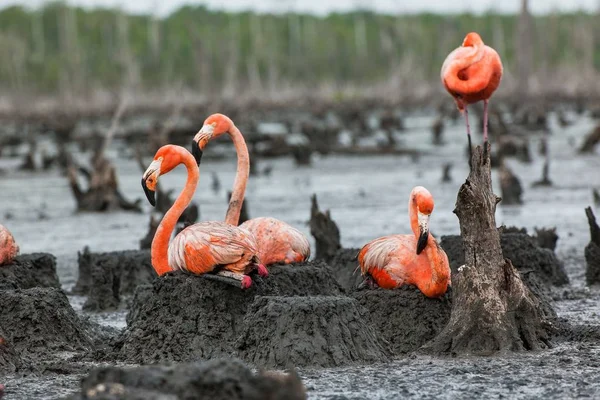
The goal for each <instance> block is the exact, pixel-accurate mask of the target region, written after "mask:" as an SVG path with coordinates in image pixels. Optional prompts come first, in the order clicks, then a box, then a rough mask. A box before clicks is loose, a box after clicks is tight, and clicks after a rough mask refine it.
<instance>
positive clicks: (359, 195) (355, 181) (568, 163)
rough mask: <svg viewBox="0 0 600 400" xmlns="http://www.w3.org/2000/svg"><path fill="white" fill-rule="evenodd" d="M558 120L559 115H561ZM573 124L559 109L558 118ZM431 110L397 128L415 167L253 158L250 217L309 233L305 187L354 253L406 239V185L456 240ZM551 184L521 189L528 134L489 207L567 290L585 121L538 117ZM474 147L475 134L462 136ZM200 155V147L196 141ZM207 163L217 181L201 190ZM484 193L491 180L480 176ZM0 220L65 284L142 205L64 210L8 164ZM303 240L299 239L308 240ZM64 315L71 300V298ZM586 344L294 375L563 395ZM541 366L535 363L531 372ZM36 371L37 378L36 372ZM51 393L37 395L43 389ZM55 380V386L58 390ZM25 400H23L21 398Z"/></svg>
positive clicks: (578, 375)
mask: <svg viewBox="0 0 600 400" xmlns="http://www.w3.org/2000/svg"><path fill="white" fill-rule="evenodd" d="M571 117H572V116H571ZM572 118H573V117H572ZM432 121H433V118H432V117H431V116H428V115H417V116H413V117H409V118H407V119H406V126H407V131H406V132H404V133H402V134H399V135H398V138H399V139H400V140H401V141H402V142H403V143H405V144H406V145H407V146H409V147H412V148H418V149H421V150H424V151H426V152H427V153H428V154H426V155H424V156H422V157H420V159H419V160H418V161H417V162H414V161H413V160H411V158H410V157H407V156H364V157H357V156H328V157H315V158H314V160H313V164H312V166H311V167H302V168H299V167H296V166H295V165H294V163H293V161H292V160H291V159H275V160H261V161H260V162H259V163H258V165H259V169H260V170H262V169H263V168H264V167H265V166H266V165H272V166H273V172H272V175H271V176H270V177H265V176H259V177H252V178H251V179H250V182H249V185H248V192H247V199H248V202H249V204H248V206H249V213H250V216H251V217H257V216H263V215H264V216H266V215H269V216H273V217H276V218H280V219H282V220H284V221H286V222H289V223H290V224H292V225H294V226H296V227H297V228H299V229H300V230H302V231H303V232H305V233H306V234H307V235H308V236H309V237H310V235H309V228H308V226H307V221H308V219H309V213H310V195H311V194H312V193H316V194H317V195H318V200H319V205H320V207H321V208H322V209H327V208H329V209H331V213H332V217H333V218H334V220H335V221H336V222H337V223H338V225H339V227H340V231H341V234H342V243H343V245H344V246H345V247H359V246H361V245H363V244H364V243H366V242H367V241H369V240H371V239H373V238H376V237H378V236H383V235H386V234H391V233H408V232H409V225H408V216H407V201H408V194H409V192H410V190H411V188H412V187H413V186H416V185H422V186H425V187H427V188H428V189H429V190H430V191H431V192H432V194H433V195H434V198H435V201H436V204H435V210H434V214H433V216H432V220H431V229H432V231H433V233H434V234H435V235H437V236H441V235H446V234H457V233H458V232H459V225H458V219H457V218H456V216H455V215H454V214H453V213H452V210H453V208H454V203H455V201H456V193H457V191H458V188H459V186H460V184H461V183H462V182H463V181H464V179H465V178H466V176H467V174H468V165H467V162H466V159H465V157H464V156H463V152H464V148H465V145H466V138H465V137H464V136H465V133H464V132H465V131H464V125H463V124H462V121H459V122H458V123H457V124H455V125H451V126H447V127H446V131H445V133H444V139H445V140H446V144H445V145H444V146H441V147H434V146H432V145H431V144H430V142H431V134H430V132H429V126H430V125H431V123H432ZM550 121H551V128H552V131H553V133H552V135H551V136H550V142H549V143H550V152H551V157H552V164H551V174H550V177H551V179H552V181H553V182H554V186H553V187H551V188H531V184H532V183H533V182H534V181H536V180H538V179H540V177H541V171H542V166H543V161H544V160H543V159H542V158H541V157H540V156H539V155H538V154H537V152H536V151H535V150H536V149H537V142H538V140H539V135H538V134H534V133H532V134H531V149H532V157H533V162H532V163H530V164H523V163H520V162H518V161H515V160H512V159H510V160H509V165H510V167H511V168H512V169H513V171H514V172H515V173H516V174H517V176H519V178H520V179H521V183H522V185H523V187H524V196H523V200H524V202H525V204H524V205H522V206H518V207H515V206H511V207H505V206H502V203H500V205H499V206H498V210H497V215H496V221H497V222H498V224H506V225H516V226H522V227H526V228H527V229H528V230H529V231H530V232H533V228H534V227H552V226H556V227H557V232H558V234H559V236H560V240H559V242H558V248H557V253H558V255H559V258H561V259H564V260H565V261H566V266H567V271H568V273H569V276H570V278H571V280H572V284H573V285H574V286H576V287H579V288H581V287H583V286H584V273H585V271H584V264H583V248H584V247H585V245H586V244H587V242H588V241H589V231H588V226H587V220H586V218H585V213H584V211H583V209H584V207H586V206H588V205H590V204H591V203H592V195H591V188H592V187H596V188H597V187H600V174H598V173H597V172H594V171H600V157H599V156H598V154H594V155H587V156H579V155H577V156H575V154H576V148H574V147H573V146H572V145H571V144H570V143H571V140H572V139H575V143H576V144H579V143H580V142H581V140H582V137H583V135H585V134H586V133H587V132H589V130H590V129H592V127H593V126H594V122H593V121H592V120H590V119H588V118H586V117H583V118H579V119H577V122H576V123H575V124H574V125H572V126H570V127H568V128H566V129H561V128H558V126H557V125H556V124H555V123H554V122H555V118H554V117H552V118H551V120H550ZM474 140H475V142H476V143H480V142H481V136H480V135H475V138H474ZM115 146H116V147H115V149H114V150H113V151H112V152H111V156H112V158H113V159H114V160H115V163H116V166H117V171H118V175H119V180H120V185H121V189H122V191H123V193H124V194H125V196H126V197H127V198H129V199H134V198H143V196H144V194H143V192H142V190H141V187H140V183H139V180H140V176H141V173H142V171H140V170H139V168H138V166H137V164H136V163H135V161H134V159H133V157H132V156H131V155H130V154H123V150H117V148H119V143H116V144H115ZM209 151H210V149H209ZM18 162H19V161H18V160H15V159H6V158H5V159H2V160H0V168H3V169H8V170H10V168H11V167H13V166H14V165H16V164H17V163H18ZM446 162H452V163H453V165H454V167H453V169H452V173H451V174H452V177H453V182H452V183H447V184H442V183H440V179H441V174H442V165H443V164H444V163H446ZM213 171H215V172H216V173H217V174H218V176H219V178H220V180H221V184H222V185H221V186H222V189H221V190H220V191H219V192H218V193H214V192H213V191H212V189H211V173H212V172H213ZM234 173H235V161H234V160H233V159H226V160H218V161H217V160H206V161H205V162H204V163H203V165H202V168H201V181H200V185H199V188H198V190H197V192H196V195H195V197H194V201H196V202H198V203H199V204H200V210H201V219H203V220H211V219H212V220H219V219H222V217H223V215H224V214H225V210H226V206H227V205H226V202H225V197H226V189H225V188H229V187H230V186H231V184H232V182H233V177H234ZM493 174H494V176H493V182H494V185H495V189H496V190H495V192H496V193H498V194H499V186H498V185H497V184H498V179H497V176H496V172H495V171H494V172H493ZM184 181H185V170H184V169H183V168H181V167H180V168H178V169H176V170H175V171H174V172H172V173H171V174H169V175H167V176H165V177H162V178H161V185H163V187H165V188H167V189H169V188H173V189H176V190H179V189H180V188H181V185H182V184H183V182H184ZM0 193H1V196H0V218H1V219H2V223H3V224H4V225H5V226H7V227H8V228H9V229H10V230H11V231H12V233H13V234H14V236H15V238H16V240H17V241H18V243H19V244H20V246H21V251H22V252H23V253H30V252H37V251H44V252H49V253H52V254H55V255H56V256H57V257H58V273H59V277H60V279H61V282H62V284H63V287H64V288H65V289H70V287H71V286H72V285H73V284H74V283H75V280H76V278H77V251H79V250H81V249H83V247H84V246H90V248H91V250H92V251H111V250H125V249H134V248H137V247H138V241H139V239H140V238H141V237H142V236H144V235H145V233H146V230H147V224H148V214H149V213H150V210H151V208H150V206H149V205H147V203H146V202H145V200H144V204H145V206H144V211H145V212H144V213H143V214H135V213H125V212H117V213H111V214H92V213H75V212H74V209H75V202H74V199H73V197H72V195H71V192H70V188H69V187H68V183H67V180H66V178H65V177H63V176H61V175H60V174H59V173H58V172H57V171H52V172H47V173H36V174H30V173H23V172H12V171H9V172H7V173H6V174H5V175H3V176H1V178H0ZM311 240H312V239H311ZM70 300H71V303H72V304H73V306H74V307H75V309H76V310H77V311H78V312H81V305H82V304H83V301H84V298H82V297H77V296H71V297H70ZM557 310H558V312H559V314H560V315H561V316H564V317H566V318H569V319H570V320H572V321H574V322H581V321H589V322H592V323H594V324H599V323H600V316H599V312H600V296H598V294H597V293H595V294H594V295H593V296H592V298H588V299H585V300H570V301H561V302H558V303H557ZM91 318H92V319H94V320H96V321H99V322H101V323H104V324H107V325H111V326H116V327H119V328H122V327H124V326H125V325H124V323H125V322H124V319H125V312H124V311H123V312H119V313H102V314H96V315H93V316H91ZM599 366H600V358H599V357H598V347H597V346H595V345H594V346H592V345H585V346H583V347H582V346H575V345H568V344H565V345H561V346H560V347H558V348H556V349H553V350H549V351H546V352H539V353H532V354H524V355H511V356H507V357H494V358H461V359H445V358H430V357H425V356H410V357H408V358H405V359H402V360H399V361H396V362H394V363H390V364H385V365H374V366H367V367H366V366H358V367H346V368H336V369H326V370H311V369H306V370H302V371H301V374H302V375H303V378H304V380H305V383H306V386H307V388H308V390H309V393H310V398H311V399H364V398H373V399H392V398H400V397H405V396H410V397H417V398H461V397H484V396H485V397H491V398H500V397H509V398H537V397H542V396H543V397H547V398H565V397H576V396H591V397H597V396H600V383H598V382H597V379H596V376H597V375H598V373H599V372H600V370H599V369H598V367H599ZM540 367H543V368H540ZM40 379H41V380H40ZM76 382H77V379H76V378H73V377H72V376H54V377H52V376H45V377H43V378H35V377H28V378H25V379H23V378H18V377H14V376H11V377H8V378H7V379H5V382H4V383H5V384H6V385H7V386H8V387H9V388H10V391H9V392H8V394H7V395H6V397H5V398H6V399H9V400H10V399H20V398H30V399H34V398H39V399H42V398H47V399H52V398H58V397H60V396H62V395H64V394H65V392H68V391H70V390H73V389H75V388H76V386H77V383H76ZM50 384H52V385H53V389H52V390H50V391H48V390H47V389H48V385H50ZM61 388H62V390H61ZM23 396H25V397H23Z"/></svg>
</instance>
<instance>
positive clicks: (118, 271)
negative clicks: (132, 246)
mask: <svg viewBox="0 0 600 400" xmlns="http://www.w3.org/2000/svg"><path fill="white" fill-rule="evenodd" d="M78 262H79V278H78V280H77V284H76V285H75V288H74V289H73V292H74V293H77V294H82V295H85V294H88V295H89V297H88V300H87V301H86V303H85V304H84V306H83V308H84V310H86V311H107V310H114V309H116V308H118V307H119V305H120V302H121V296H122V295H130V294H133V293H134V292H135V288H136V287H137V286H138V285H141V284H147V283H150V282H152V280H153V279H154V278H155V277H156V273H155V272H154V269H153V268H152V263H151V261H150V251H148V250H129V251H115V252H109V253H91V252H90V251H89V249H88V248H87V247H86V248H85V249H84V251H83V253H79V254H78Z"/></svg>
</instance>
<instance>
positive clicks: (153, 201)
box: [142, 178, 156, 207]
mask: <svg viewBox="0 0 600 400" xmlns="http://www.w3.org/2000/svg"><path fill="white" fill-rule="evenodd" d="M142 187H143V188H144V193H145V194H146V198H147V199H148V202H149V203H150V204H151V205H152V207H156V196H155V192H154V190H150V189H148V186H146V180H145V179H144V178H142Z"/></svg>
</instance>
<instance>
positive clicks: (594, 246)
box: [585, 207, 600, 285]
mask: <svg viewBox="0 0 600 400" xmlns="http://www.w3.org/2000/svg"><path fill="white" fill-rule="evenodd" d="M585 215H586V216H587V219H588V224H589V225H590V242H589V243H588V245H587V246H585V263H586V269H585V280H586V281H587V284H588V285H594V284H598V283H600V227H599V226H598V223H597V222H596V216H595V215H594V212H593V211H592V208H591V207H588V208H586V209H585Z"/></svg>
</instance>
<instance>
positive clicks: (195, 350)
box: [117, 262, 343, 363]
mask: <svg viewBox="0 0 600 400" xmlns="http://www.w3.org/2000/svg"><path fill="white" fill-rule="evenodd" d="M269 271H270V274H269V276H268V277H267V278H265V279H262V278H260V277H259V276H255V277H254V278H255V280H254V284H253V285H252V287H251V288H250V289H248V290H244V291H242V290H240V289H239V287H234V286H229V285H227V284H224V283H222V282H215V281H214V280H211V279H210V277H205V276H194V275H190V274H186V273H182V272H174V273H169V274H167V275H166V276H164V277H163V278H160V279H156V280H154V282H153V285H152V286H150V285H143V286H141V287H140V288H139V290H138V291H137V292H136V294H135V296H134V299H133V301H132V304H131V307H130V311H129V314H128V315H127V326H128V328H127V330H126V331H125V332H124V333H123V335H122V336H121V337H120V339H119V341H118V342H119V343H117V346H118V347H119V348H120V350H119V357H120V358H122V359H125V360H128V361H132V362H137V363H152V362H160V361H196V360H201V359H210V358H215V357H219V356H222V355H230V354H231V353H232V352H233V351H234V342H235V340H236V338H237V335H238V334H239V332H240V331H241V330H242V325H243V319H244V315H245V314H246V310H247V309H248V307H249V306H250V304H252V302H253V301H254V298H255V296H257V295H262V296H264V295H283V296H318V295H339V294H341V293H342V291H343V290H342V288H341V287H340V286H339V284H338V283H337V281H336V280H335V278H334V277H333V274H332V271H331V269H330V268H329V266H328V265H327V264H325V263H323V262H307V263H299V264H294V265H275V266H273V267H271V268H270V269H269Z"/></svg>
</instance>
